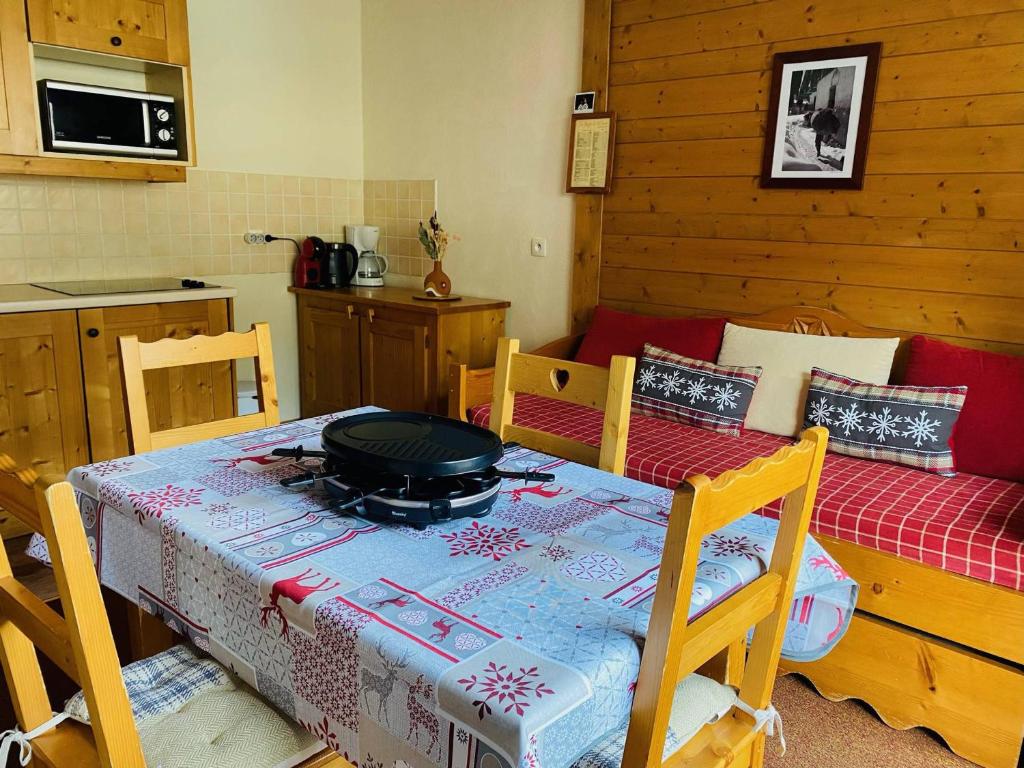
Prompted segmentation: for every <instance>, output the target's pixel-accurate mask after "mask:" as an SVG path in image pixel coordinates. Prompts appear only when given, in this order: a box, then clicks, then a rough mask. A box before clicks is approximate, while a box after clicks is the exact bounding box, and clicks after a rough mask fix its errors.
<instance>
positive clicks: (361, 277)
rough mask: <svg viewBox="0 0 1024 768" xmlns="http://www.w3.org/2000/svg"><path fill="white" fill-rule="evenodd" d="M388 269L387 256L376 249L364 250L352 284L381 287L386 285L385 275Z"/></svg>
mask: <svg viewBox="0 0 1024 768" xmlns="http://www.w3.org/2000/svg"><path fill="white" fill-rule="evenodd" d="M387 271H388V259H387V256H383V255H381V254H379V253H375V252H374V251H363V252H362V253H361V254H359V264H358V265H357V266H356V274H355V276H354V277H353V278H352V285H361V286H363V287H366V288H380V287H382V286H383V285H384V275H386V274H387Z"/></svg>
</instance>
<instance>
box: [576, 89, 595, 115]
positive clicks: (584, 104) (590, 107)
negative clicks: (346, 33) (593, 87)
mask: <svg viewBox="0 0 1024 768" xmlns="http://www.w3.org/2000/svg"><path fill="white" fill-rule="evenodd" d="M596 98H597V93H596V92H595V91H583V92H582V93H577V94H576V98H574V99H573V101H572V111H573V114H576V115H583V114H587V113H589V112H593V111H594V100H595V99H596Z"/></svg>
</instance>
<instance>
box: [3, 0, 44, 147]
mask: <svg viewBox="0 0 1024 768" xmlns="http://www.w3.org/2000/svg"><path fill="white" fill-rule="evenodd" d="M26 39H27V32H26V28H25V9H24V8H23V7H22V6H21V4H20V3H18V2H0V154H7V155H31V154H35V152H36V149H37V148H36V135H35V134H36V130H35V126H36V120H35V108H36V100H35V89H34V88H33V86H32V74H31V65H30V63H29V51H28V46H27V45H26V43H25V41H26Z"/></svg>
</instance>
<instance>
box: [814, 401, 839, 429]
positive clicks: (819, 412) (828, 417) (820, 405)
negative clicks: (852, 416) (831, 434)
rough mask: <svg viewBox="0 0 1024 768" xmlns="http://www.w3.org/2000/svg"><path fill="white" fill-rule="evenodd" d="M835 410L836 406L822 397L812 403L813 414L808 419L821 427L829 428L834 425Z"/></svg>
mask: <svg viewBox="0 0 1024 768" xmlns="http://www.w3.org/2000/svg"><path fill="white" fill-rule="evenodd" d="M835 409H836V408H835V406H834V405H831V404H830V403H829V401H828V399H827V398H824V397H821V398H818V400H816V401H815V402H813V403H811V413H810V415H809V417H808V418H809V420H810V421H811V422H813V423H814V424H816V425H818V426H819V427H827V426H830V425H831V424H832V411H834V410H835Z"/></svg>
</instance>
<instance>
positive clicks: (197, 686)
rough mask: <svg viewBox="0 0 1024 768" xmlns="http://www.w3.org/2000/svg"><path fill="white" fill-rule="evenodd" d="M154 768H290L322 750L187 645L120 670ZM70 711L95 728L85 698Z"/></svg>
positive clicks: (77, 698) (70, 702) (68, 707)
mask: <svg viewBox="0 0 1024 768" xmlns="http://www.w3.org/2000/svg"><path fill="white" fill-rule="evenodd" d="M121 675H122V677H123V678H124V681H125V687H126V689H127V690H128V699H129V701H130V702H131V704H132V715H133V717H134V719H135V725H136V727H137V728H138V729H139V739H140V741H141V742H142V752H143V755H145V758H146V765H147V766H150V768H206V767H207V766H213V765H216V766H218V768H291V766H294V765H298V764H299V763H301V762H302V761H303V760H305V759H306V758H308V757H311V756H312V755H315V754H317V753H318V752H320V751H321V750H323V749H325V746H324V745H323V743H321V742H320V741H318V740H317V739H316V738H315V737H314V736H312V735H310V734H309V733H308V732H307V731H306V730H305V729H304V728H302V727H301V726H299V725H298V724H297V723H295V722H293V721H291V720H289V719H288V718H286V717H285V716H284V715H282V714H281V713H279V712H278V711H277V710H276V709H274V708H273V707H271V706H270V705H268V704H267V703H266V702H265V701H263V699H262V698H260V696H259V694H258V693H256V692H255V691H253V690H252V689H251V688H249V687H248V686H247V685H246V684H245V683H243V682H242V681H241V680H238V679H237V678H236V677H235V676H234V675H232V674H231V673H230V672H228V670H226V669H225V668H224V667H223V666H221V665H220V664H218V663H217V662H216V661H214V660H213V659H210V658H207V657H204V656H199V655H198V654H196V653H195V651H194V650H193V649H192V648H191V646H188V645H184V644H182V645H177V646H175V647H174V648H171V649H170V650H168V651H164V652H163V653H158V654H156V655H155V656H150V657H149V658H146V659H142V660H141V661H137V662H134V663H132V664H129V665H128V666H126V667H125V668H124V669H122V670H121ZM64 711H65V712H66V713H67V714H68V715H70V716H71V717H72V718H74V719H76V720H78V721H80V722H83V723H87V724H88V723H89V721H90V717H89V710H88V708H87V707H86V705H85V697H84V696H83V694H82V692H81V691H79V692H78V693H77V694H75V695H74V696H72V697H71V698H70V699H68V702H67V704H66V705H65V708H64Z"/></svg>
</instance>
